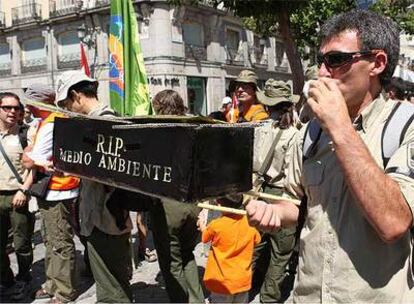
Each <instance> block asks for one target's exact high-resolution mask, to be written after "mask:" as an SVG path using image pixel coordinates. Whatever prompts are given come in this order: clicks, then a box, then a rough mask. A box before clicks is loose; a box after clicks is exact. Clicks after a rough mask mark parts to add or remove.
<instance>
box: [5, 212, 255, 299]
mask: <svg viewBox="0 0 414 304" xmlns="http://www.w3.org/2000/svg"><path fill="white" fill-rule="evenodd" d="M133 232H134V231H133ZM134 237H135V235H134ZM133 241H134V238H133ZM33 243H34V246H35V249H34V264H33V283H32V285H33V290H35V289H36V287H39V286H40V285H41V284H42V283H43V282H44V281H45V276H44V263H43V258H44V252H45V247H44V246H43V243H42V238H41V235H40V220H39V214H37V220H36V227H35V236H34V242H33ZM75 243H76V250H77V259H78V265H79V268H80V269H79V273H82V270H83V267H84V264H83V257H82V253H83V245H82V244H81V243H80V242H79V239H78V238H77V237H75ZM148 245H149V247H150V248H151V246H152V238H151V235H150V237H149V238H148ZM151 249H152V248H151ZM195 256H196V260H197V264H198V265H199V270H200V274H202V272H203V271H204V265H205V262H206V258H205V257H204V255H203V244H201V243H199V244H198V245H197V247H196V250H195ZM10 259H11V263H12V268H13V271H14V272H16V270H17V264H16V258H15V255H14V254H13V253H12V254H10ZM131 284H132V290H133V294H134V302H136V303H165V302H168V297H167V293H166V291H165V287H164V282H163V279H162V276H161V273H160V271H159V267H158V262H153V263H148V262H146V261H143V262H142V263H141V265H140V266H139V267H137V268H135V267H134V272H133V277H132V280H131ZM79 287H80V293H81V294H80V296H79V298H78V299H77V301H76V302H77V303H94V302H96V297H95V284H94V282H93V280H91V279H90V278H88V277H85V276H82V275H79ZM47 301H48V300H36V301H34V300H33V299H32V298H30V297H27V299H26V302H32V303H46V302H47ZM2 302H9V301H8V300H7V299H2ZM253 303H258V297H256V298H255V299H254V301H253Z"/></svg>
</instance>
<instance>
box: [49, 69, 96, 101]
mask: <svg viewBox="0 0 414 304" xmlns="http://www.w3.org/2000/svg"><path fill="white" fill-rule="evenodd" d="M82 81H89V82H97V81H96V79H93V78H90V77H88V76H86V74H85V73H84V72H83V71H82V70H73V71H66V72H63V73H62V75H60V76H59V78H58V80H57V89H56V100H55V104H56V105H57V106H59V102H61V101H63V100H65V99H66V98H67V97H68V93H69V89H70V87H71V86H73V85H75V84H78V83H79V82H82Z"/></svg>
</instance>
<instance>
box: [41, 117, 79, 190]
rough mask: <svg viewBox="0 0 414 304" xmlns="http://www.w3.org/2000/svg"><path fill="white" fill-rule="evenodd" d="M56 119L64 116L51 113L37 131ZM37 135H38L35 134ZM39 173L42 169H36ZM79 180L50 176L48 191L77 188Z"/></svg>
mask: <svg viewBox="0 0 414 304" xmlns="http://www.w3.org/2000/svg"><path fill="white" fill-rule="evenodd" d="M56 117H65V115H63V114H61V113H51V114H50V115H49V116H48V117H47V118H46V119H44V120H43V121H42V122H41V123H40V126H39V129H38V132H39V130H40V129H41V128H42V127H43V126H45V125H46V124H48V123H52V122H54V121H55V118H56ZM37 134H38V133H37ZM37 134H36V138H35V142H36V139H37ZM38 170H39V171H42V169H40V168H39V169H38ZM79 182H80V180H79V178H78V177H75V176H70V175H69V176H55V175H52V178H51V179H50V182H49V186H48V189H50V190H57V191H64V190H72V189H75V188H78V187H79Z"/></svg>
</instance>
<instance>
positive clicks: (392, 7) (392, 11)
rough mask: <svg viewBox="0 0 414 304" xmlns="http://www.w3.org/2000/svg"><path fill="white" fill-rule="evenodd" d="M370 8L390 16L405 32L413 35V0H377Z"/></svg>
mask: <svg viewBox="0 0 414 304" xmlns="http://www.w3.org/2000/svg"><path fill="white" fill-rule="evenodd" d="M370 9H372V10H373V11H376V12H378V13H380V14H383V15H385V16H388V17H390V18H392V19H393V20H394V21H396V22H397V23H398V24H399V26H400V27H401V29H402V30H404V31H405V32H406V33H407V34H410V35H414V1H413V0H377V2H375V4H374V5H372V6H371V7H370Z"/></svg>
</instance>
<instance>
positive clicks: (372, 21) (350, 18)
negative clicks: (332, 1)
mask: <svg viewBox="0 0 414 304" xmlns="http://www.w3.org/2000/svg"><path fill="white" fill-rule="evenodd" d="M345 31H351V32H356V34H357V36H358V39H359V44H360V50H361V51H369V50H384V52H385V53H386V54H387V57H388V62H387V66H386V67H385V70H384V71H383V72H382V73H381V74H380V81H381V84H382V85H386V84H387V83H388V82H389V81H390V79H391V77H392V75H393V73H394V70H395V67H396V66H397V64H398V58H399V54H400V38H399V34H400V30H399V28H398V25H397V24H396V23H395V22H393V21H392V20H391V19H389V18H387V17H384V16H381V15H379V14H377V13H374V12H372V11H368V10H360V9H355V10H351V11H348V12H345V13H342V14H339V15H335V16H333V17H332V18H331V19H329V20H328V21H327V22H326V23H325V24H324V25H323V26H322V28H321V31H320V35H319V38H320V43H321V45H323V44H324V43H326V42H328V41H329V40H331V39H332V38H333V37H335V36H338V35H339V34H340V33H343V32H345Z"/></svg>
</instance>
